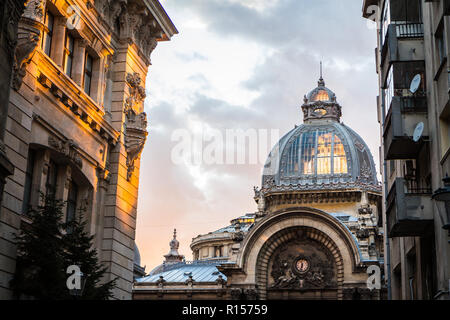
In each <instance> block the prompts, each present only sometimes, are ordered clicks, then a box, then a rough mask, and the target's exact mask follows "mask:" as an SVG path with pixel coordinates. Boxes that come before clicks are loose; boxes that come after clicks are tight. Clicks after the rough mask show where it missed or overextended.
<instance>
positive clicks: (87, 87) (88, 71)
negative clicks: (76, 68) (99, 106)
mask: <svg viewBox="0 0 450 320" xmlns="http://www.w3.org/2000/svg"><path fill="white" fill-rule="evenodd" d="M91 81H92V57H91V56H90V55H89V54H86V61H85V64H84V92H86V93H87V94H91Z"/></svg>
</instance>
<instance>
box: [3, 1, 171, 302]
mask: <svg viewBox="0 0 450 320" xmlns="http://www.w3.org/2000/svg"><path fill="white" fill-rule="evenodd" d="M9 3H12V2H11V1H9V2H8V4H9ZM22 3H24V2H23V1H22ZM2 6H3V4H2ZM19 16H20V15H19ZM2 17H4V16H2ZM6 20H7V19H5V18H3V19H2V23H3V22H5V21H6ZM8 31H10V30H8ZM176 33H177V30H176V28H175V26H174V25H173V23H172V22H171V20H170V18H169V17H168V15H167V14H166V12H165V11H164V9H163V7H162V6H161V4H160V3H159V2H158V1H157V0H145V1H144V0H114V1H110V0H95V1H94V0H91V1H81V0H62V1H50V0H48V1H46V0H28V1H25V8H24V11H23V13H22V14H21V18H20V21H19V23H18V31H17V32H16V34H15V44H16V48H15V51H13V54H12V56H13V59H12V60H13V61H14V63H13V73H12V76H11V82H10V86H9V84H8V86H7V88H8V89H10V97H9V104H8V108H6V107H5V108H4V106H3V105H2V111H3V110H7V113H2V117H3V116H4V120H5V121H4V122H5V131H4V139H3V141H4V145H5V153H6V156H7V157H8V159H9V160H10V162H11V163H12V164H13V170H12V171H13V172H10V175H9V176H8V177H7V178H6V185H5V187H4V192H3V194H2V195H3V201H2V203H1V211H0V299H10V298H11V297H12V292H11V290H10V280H11V279H12V278H13V276H14V273H15V268H16V256H17V250H16V246H15V235H16V234H18V233H19V232H20V230H21V229H22V228H24V227H26V225H27V224H29V223H30V220H29V218H28V215H27V213H28V212H29V210H30V209H32V208H33V207H36V206H37V205H39V203H40V201H42V200H41V198H40V194H46V195H49V194H52V195H54V196H55V197H56V198H58V199H61V200H63V201H65V203H66V205H65V207H64V209H63V211H64V220H65V221H70V220H71V219H74V217H75V215H77V214H79V212H80V209H81V210H82V211H83V214H84V218H85V219H86V220H87V222H88V224H87V226H88V230H87V231H88V232H89V233H90V234H91V235H93V236H94V245H95V248H96V249H97V251H98V256H99V260H100V261H101V262H102V263H103V264H104V265H105V267H106V268H107V273H106V277H105V279H104V280H106V281H108V280H112V279H114V278H117V287H116V288H115V289H114V297H115V298H116V299H130V298H131V288H132V283H133V272H135V273H137V274H138V275H139V274H141V273H142V272H143V270H142V269H143V268H140V269H139V268H137V267H140V266H139V264H140V261H139V259H134V255H135V254H134V253H135V245H134V239H135V229H136V208H137V197H138V186H139V168H140V161H139V160H140V154H141V152H142V149H143V147H144V144H145V141H146V137H147V116H146V114H145V112H144V106H143V102H144V99H145V97H146V93H145V79H146V76H147V73H148V71H149V67H150V65H151V60H150V56H151V53H152V51H153V50H154V49H155V47H156V46H157V44H158V42H161V41H167V40H170V38H171V37H172V36H173V35H174V34H176ZM2 39H3V38H2ZM3 65H4V62H3V61H2V67H3ZM1 102H2V104H4V103H7V102H5V101H3V100H2V101H1ZM135 265H137V267H135Z"/></svg>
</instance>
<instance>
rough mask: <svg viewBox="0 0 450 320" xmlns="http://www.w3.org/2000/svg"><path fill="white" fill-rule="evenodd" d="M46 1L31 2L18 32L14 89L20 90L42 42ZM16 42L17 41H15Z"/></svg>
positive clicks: (27, 6) (27, 5)
mask: <svg viewBox="0 0 450 320" xmlns="http://www.w3.org/2000/svg"><path fill="white" fill-rule="evenodd" d="M44 3H45V1H44V0H30V1H28V3H27V4H26V7H25V10H24V13H23V15H22V21H23V23H24V26H23V27H20V28H19V30H18V32H17V45H16V49H15V52H14V66H13V71H14V74H13V78H12V87H13V89H14V90H19V89H20V87H21V85H22V82H23V78H24V76H25V74H26V66H27V64H28V63H30V61H31V59H32V58H33V55H34V52H35V51H36V48H37V46H38V44H39V40H40V35H41V31H40V25H41V23H42V20H43V17H44ZM14 42H15V39H14Z"/></svg>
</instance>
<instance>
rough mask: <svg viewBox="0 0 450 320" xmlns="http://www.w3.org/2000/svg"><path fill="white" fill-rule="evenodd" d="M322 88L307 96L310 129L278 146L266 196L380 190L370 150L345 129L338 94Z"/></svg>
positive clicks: (267, 170) (267, 171)
mask: <svg viewBox="0 0 450 320" xmlns="http://www.w3.org/2000/svg"><path fill="white" fill-rule="evenodd" d="M318 84H319V86H318V87H317V88H315V89H314V90H312V91H311V92H310V93H309V94H308V95H307V96H305V100H304V104H303V105H302V110H303V114H304V124H302V125H300V126H296V127H295V128H294V129H293V130H291V131H290V132H289V133H287V134H286V135H285V136H284V137H282V138H281V139H280V141H279V142H278V143H277V144H276V145H275V147H274V148H273V150H272V151H271V153H270V154H269V157H268V159H267V161H266V164H265V166H264V172H263V177H262V191H263V192H264V191H265V192H267V191H283V190H324V189H326V190H340V189H355V188H357V189H360V188H364V189H371V190H377V191H378V190H379V185H378V181H377V176H376V169H375V163H374V161H373V157H372V154H371V153H370V150H369V148H368V147H367V144H366V143H365V142H364V140H363V139H362V138H361V137H360V136H359V135H358V134H357V133H356V132H355V131H353V130H352V129H351V128H349V127H348V126H346V125H344V124H342V123H340V117H341V106H340V105H339V104H338V103H337V101H336V96H335V94H334V93H333V92H332V91H331V90H330V89H328V88H326V87H325V82H324V81H323V79H322V77H321V78H320V80H319V83H318Z"/></svg>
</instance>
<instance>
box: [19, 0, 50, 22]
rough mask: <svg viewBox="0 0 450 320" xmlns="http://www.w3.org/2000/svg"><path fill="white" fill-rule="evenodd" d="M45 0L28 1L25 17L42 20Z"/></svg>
mask: <svg viewBox="0 0 450 320" xmlns="http://www.w3.org/2000/svg"><path fill="white" fill-rule="evenodd" d="M44 4H45V1H44V0H30V1H28V3H27V5H26V7H25V10H24V12H23V17H24V18H27V19H31V20H34V21H38V22H42V20H43V18H44Z"/></svg>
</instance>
